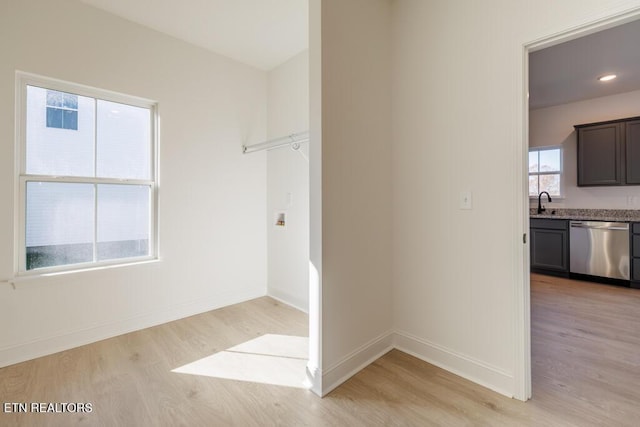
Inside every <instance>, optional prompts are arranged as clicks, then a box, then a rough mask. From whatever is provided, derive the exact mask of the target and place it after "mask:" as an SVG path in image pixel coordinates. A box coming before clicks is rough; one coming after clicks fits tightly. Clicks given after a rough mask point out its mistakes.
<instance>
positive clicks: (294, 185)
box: [267, 51, 309, 312]
mask: <svg viewBox="0 0 640 427" xmlns="http://www.w3.org/2000/svg"><path fill="white" fill-rule="evenodd" d="M268 85H269V86H268V87H269V90H268V109H267V118H268V120H267V133H268V138H279V137H282V136H286V135H290V134H292V133H298V132H306V131H308V130H309V52H308V51H304V52H302V53H299V54H298V55H296V56H294V57H293V58H291V59H290V60H288V61H287V62H285V63H284V64H282V65H280V66H278V67H276V68H275V69H273V70H271V71H270V72H269V76H268ZM308 159H309V143H303V144H302V145H301V146H300V149H299V151H294V150H292V149H291V148H290V147H289V146H285V147H282V148H278V149H275V150H271V151H269V152H268V153H267V259H268V280H267V293H268V294H269V295H270V296H272V297H274V298H277V299H279V300H281V301H284V302H285V303H287V304H289V305H292V306H294V307H297V308H299V309H300V310H303V311H305V312H306V311H308V310H309V160H308ZM280 213H284V214H285V215H286V223H285V226H284V227H280V226H277V225H275V222H276V221H275V216H276V215H277V214H280Z"/></svg>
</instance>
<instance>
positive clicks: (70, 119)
mask: <svg viewBox="0 0 640 427" xmlns="http://www.w3.org/2000/svg"><path fill="white" fill-rule="evenodd" d="M47 127H48V128H58V129H70V130H78V97H77V96H76V95H72V94H70V93H63V92H58V91H55V90H48V91H47Z"/></svg>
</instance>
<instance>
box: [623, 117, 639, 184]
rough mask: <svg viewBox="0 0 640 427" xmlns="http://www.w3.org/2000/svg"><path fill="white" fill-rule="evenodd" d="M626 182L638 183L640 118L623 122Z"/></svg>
mask: <svg viewBox="0 0 640 427" xmlns="http://www.w3.org/2000/svg"><path fill="white" fill-rule="evenodd" d="M624 136H625V138H624V139H625V146H626V150H625V153H626V157H627V159H626V160H627V162H626V165H625V166H626V172H627V173H626V176H627V184H632V185H640V120H631V121H628V122H625V132H624Z"/></svg>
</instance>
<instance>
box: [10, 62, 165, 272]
mask: <svg viewBox="0 0 640 427" xmlns="http://www.w3.org/2000/svg"><path fill="white" fill-rule="evenodd" d="M18 84H19V86H20V91H21V94H22V96H21V99H20V102H21V106H20V148H21V150H20V151H21V168H20V177H19V183H20V184H19V185H20V188H19V194H20V205H21V208H20V218H19V223H20V227H21V230H20V233H18V234H19V236H20V237H19V242H18V248H19V252H20V253H19V254H18V255H19V256H18V258H19V264H20V265H19V271H20V272H27V271H32V270H37V269H46V271H49V270H56V271H57V270H69V269H76V268H85V267H90V266H92V265H102V264H112V263H122V262H129V261H138V260H143V259H149V258H153V257H155V255H156V249H155V241H156V239H155V230H156V226H155V224H156V203H155V200H156V196H155V193H156V168H155V152H156V132H155V123H156V117H155V116H156V106H155V104H154V103H153V102H150V101H146V100H141V99H139V98H134V97H129V96H125V95H120V94H114V93H111V92H106V91H102V90H99V89H92V88H87V87H85V86H79V85H74V84H70V83H63V82H59V81H55V80H49V79H45V78H42V77H37V76H31V75H26V74H19V75H18ZM61 129H62V130H64V131H61ZM67 130H68V131H71V132H68V131H67Z"/></svg>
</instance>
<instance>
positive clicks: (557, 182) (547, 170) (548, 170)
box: [529, 147, 562, 197]
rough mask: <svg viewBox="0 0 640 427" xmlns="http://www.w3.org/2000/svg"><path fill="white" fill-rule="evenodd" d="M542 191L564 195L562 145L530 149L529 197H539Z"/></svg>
mask: <svg viewBox="0 0 640 427" xmlns="http://www.w3.org/2000/svg"><path fill="white" fill-rule="evenodd" d="M541 191H546V192H548V193H549V194H550V195H551V197H562V148H561V147H540V148H538V147H536V148H530V149H529V197H538V194H540V192H541Z"/></svg>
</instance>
